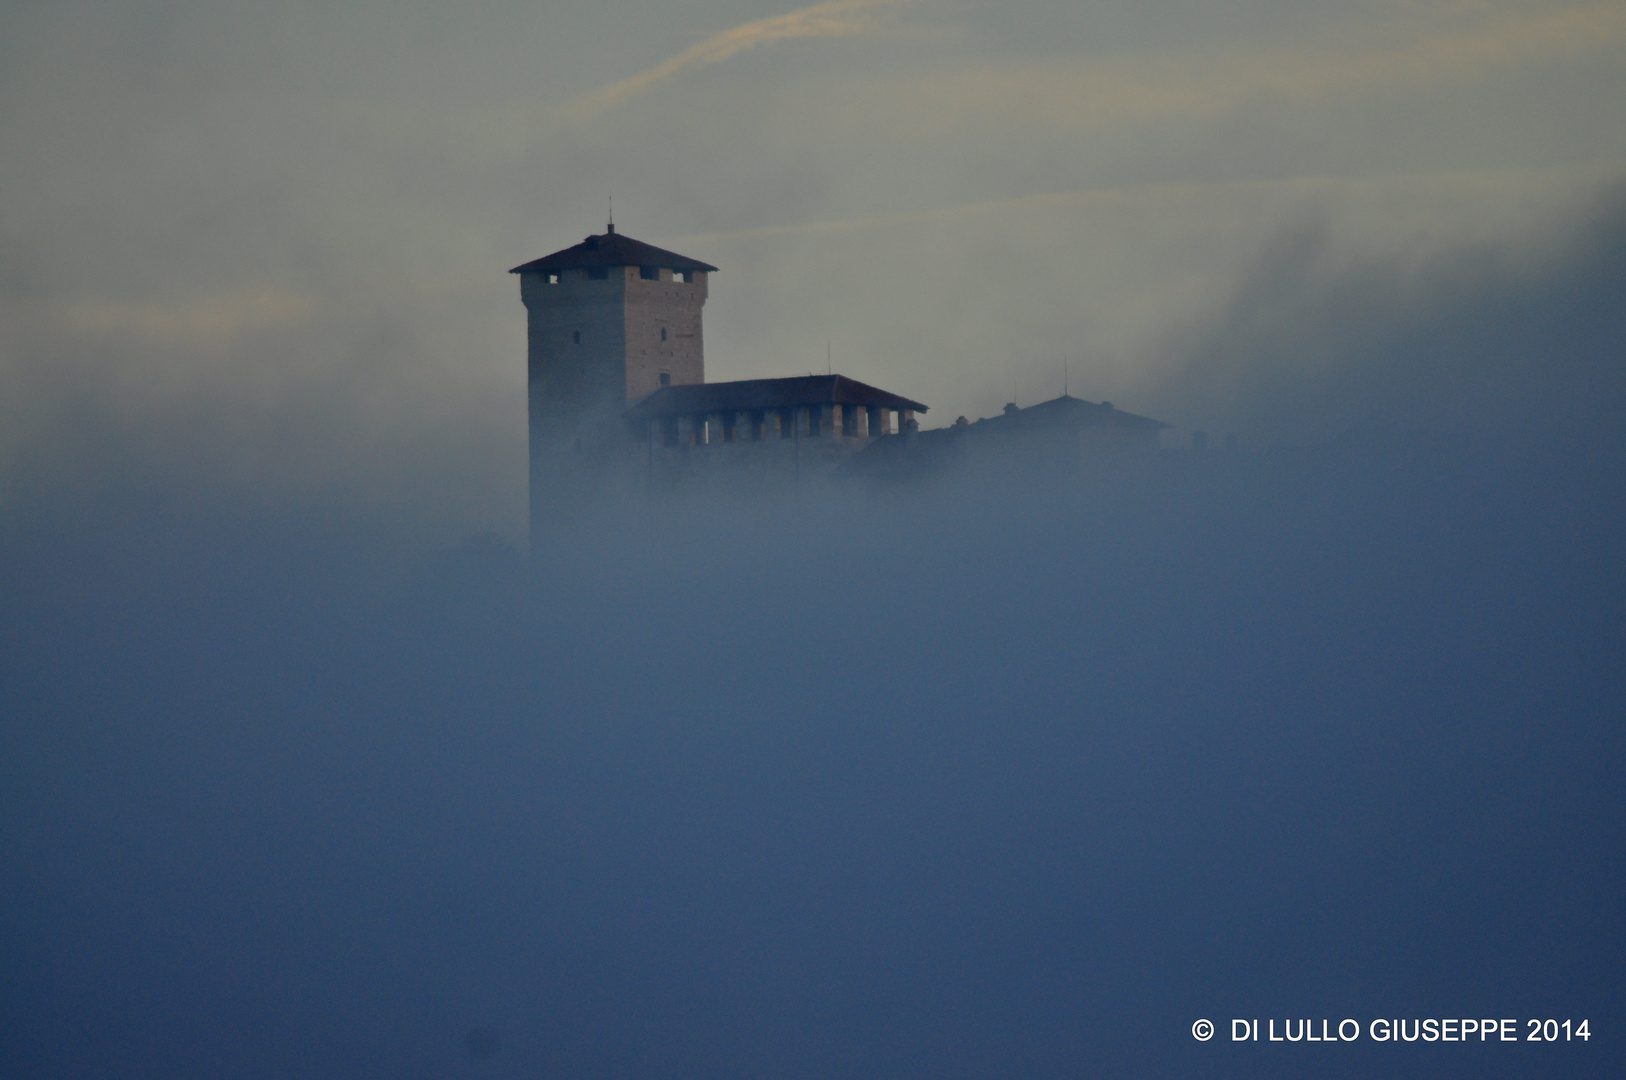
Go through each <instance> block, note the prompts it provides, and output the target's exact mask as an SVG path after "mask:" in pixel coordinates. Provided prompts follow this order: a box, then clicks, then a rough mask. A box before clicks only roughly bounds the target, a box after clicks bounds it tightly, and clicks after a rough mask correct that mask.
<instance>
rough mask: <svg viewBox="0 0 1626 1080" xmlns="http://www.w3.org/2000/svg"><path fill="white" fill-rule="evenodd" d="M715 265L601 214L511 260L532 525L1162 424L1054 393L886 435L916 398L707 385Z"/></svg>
mask: <svg viewBox="0 0 1626 1080" xmlns="http://www.w3.org/2000/svg"><path fill="white" fill-rule="evenodd" d="M716 272H717V268H716V267H715V266H712V265H711V264H709V263H705V262H701V261H700V260H698V259H691V258H689V257H688V256H686V255H679V254H677V253H676V252H672V251H666V250H663V249H661V248H658V247H654V246H653V245H650V244H645V243H643V242H641V241H638V240H634V239H632V238H631V237H629V236H626V235H623V234H621V233H618V232H616V231H615V225H614V224H610V225H609V226H607V227H606V230H605V231H604V232H603V233H602V234H598V235H594V236H589V237H587V238H586V239H585V240H583V241H582V242H581V243H579V244H576V245H575V246H574V247H569V248H565V249H564V250H562V251H556V252H554V253H553V254H551V255H547V256H544V257H542V258H540V259H535V260H533V261H531V262H528V263H525V264H523V265H521V266H516V267H514V269H513V270H511V271H510V273H513V274H517V275H519V280H520V298H521V299H522V300H523V301H524V303H525V308H526V313H527V323H526V327H527V329H526V337H527V356H526V370H527V386H528V397H529V425H530V503H531V531H532V533H533V535H534V534H535V533H536V532H537V530H538V529H539V528H542V527H544V526H545V525H546V524H547V522H549V521H550V520H553V519H554V518H556V517H568V516H569V515H570V514H572V513H574V512H576V511H578V510H580V509H581V508H583V507H586V506H590V505H591V504H592V503H593V502H594V501H595V500H597V499H599V498H602V497H603V496H605V495H606V494H614V493H617V492H628V491H631V490H633V489H634V488H637V487H671V486H680V485H683V484H705V483H714V484H722V485H728V486H740V485H746V486H751V485H759V486H779V485H783V484H785V483H786V482H795V481H797V480H799V479H801V478H802V477H803V476H829V475H832V474H834V473H835V472H837V470H842V469H852V467H853V466H857V468H856V469H853V471H855V472H859V473H864V472H868V473H870V474H873V475H886V476H895V475H898V474H900V473H907V472H909V471H911V470H918V469H919V468H920V466H921V463H922V461H923V460H925V459H928V458H929V459H931V460H934V461H935V460H937V459H939V458H945V456H946V457H948V458H952V456H953V455H954V454H955V453H960V454H962V455H963V452H964V450H965V447H966V445H968V444H969V443H977V444H978V445H981V443H983V442H987V443H988V444H989V445H990V446H993V445H995V444H997V445H998V446H1000V447H1003V448H1005V449H1006V450H1009V449H1010V448H1012V447H1023V448H1027V449H1029V450H1031V448H1033V447H1035V446H1041V445H1043V446H1049V445H1051V444H1052V443H1055V442H1056V437H1057V436H1058V435H1059V437H1060V440H1061V445H1062V446H1063V447H1065V448H1066V449H1067V452H1069V453H1075V454H1076V453H1077V452H1078V450H1079V446H1080V445H1085V446H1086V447H1089V446H1094V447H1096V448H1100V447H1105V446H1110V447H1119V448H1129V447H1134V448H1145V447H1155V446H1156V438H1157V431H1158V429H1160V428H1162V427H1164V426H1166V425H1163V424H1161V423H1160V422H1158V421H1156V420H1150V419H1147V418H1146V417H1138V416H1134V415H1133V414H1130V413H1123V412H1118V411H1117V410H1114V409H1113V408H1112V406H1111V405H1109V404H1104V403H1103V404H1101V405H1095V404H1092V403H1089V402H1084V401H1080V400H1079V399H1077V398H1072V397H1068V396H1065V395H1064V396H1063V397H1061V398H1057V399H1054V400H1053V401H1050V402H1046V403H1044V404H1043V405H1038V406H1033V407H1032V408H1030V409H1017V408H1016V406H1015V405H1009V406H1007V407H1006V415H1005V416H1002V417H994V418H992V419H990V420H983V421H978V422H977V423H976V424H968V423H966V421H965V418H964V417H961V418H960V420H959V422H958V423H957V424H956V425H955V426H954V427H952V428H946V429H941V430H940V431H939V432H929V433H926V435H927V436H930V437H929V438H921V439H913V438H905V439H888V438H887V436H899V435H902V436H911V435H914V434H915V432H916V431H917V420H916V417H917V414H920V413H924V412H925V411H926V406H925V405H923V404H921V403H920V402H918V401H913V400H911V399H909V398H906V397H903V396H901V395H898V394H894V393H891V392H889V391H886V390H882V389H879V388H877V387H874V386H870V385H868V384H866V383H862V382H859V381H858V380H856V379H851V378H848V377H846V376H843V375H836V374H829V375H807V376H797V377H792V378H780V379H746V380H741V381H737V382H725V383H708V382H706V368H705V349H704V336H703V333H702V329H701V309H702V308H703V307H704V306H705V303H706V296H707V291H708V283H709V280H710V277H709V276H710V275H711V274H714V273H716ZM945 433H946V434H945ZM984 436H989V438H986V439H985V438H984ZM1081 437H1082V439H1083V442H1082V444H1081V443H1080V438H1081ZM905 443H907V444H909V445H908V446H907V447H905V446H904V445H903V444H905ZM861 457H862V458H864V459H865V460H863V461H862V462H860V461H859V460H858V459H859V458H861Z"/></svg>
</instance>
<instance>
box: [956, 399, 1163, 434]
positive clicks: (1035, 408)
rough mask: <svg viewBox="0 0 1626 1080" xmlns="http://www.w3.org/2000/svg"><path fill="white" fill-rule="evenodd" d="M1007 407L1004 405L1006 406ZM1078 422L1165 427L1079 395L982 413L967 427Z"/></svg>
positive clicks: (1089, 424)
mask: <svg viewBox="0 0 1626 1080" xmlns="http://www.w3.org/2000/svg"><path fill="white" fill-rule="evenodd" d="M1009 407H1010V406H1006V408H1009ZM1080 422H1081V423H1082V424H1083V425H1084V426H1087V427H1119V428H1141V429H1143V430H1144V429H1148V428H1150V429H1153V430H1158V429H1162V428H1166V427H1169V426H1170V425H1168V424H1165V423H1164V422H1163V421H1161V420H1153V419H1152V418H1151V417H1149V416H1140V415H1138V414H1136V413H1132V412H1124V411H1123V410H1122V409H1119V408H1117V407H1115V406H1114V405H1113V404H1112V402H1110V401H1103V402H1101V403H1100V404H1096V403H1095V402H1093V401H1085V400H1084V399H1083V398H1076V397H1073V396H1072V395H1071V394H1063V395H1061V396H1060V397H1054V398H1051V399H1050V400H1049V401H1041V402H1039V403H1038V404H1037V405H1029V406H1028V407H1027V408H1025V409H1017V410H1016V411H1015V412H1009V413H1002V414H1000V415H997V416H986V417H983V418H982V419H981V420H975V421H973V422H972V423H971V424H969V425H967V426H968V427H972V428H977V427H983V428H993V429H999V428H1033V427H1049V426H1062V425H1067V424H1069V423H1080Z"/></svg>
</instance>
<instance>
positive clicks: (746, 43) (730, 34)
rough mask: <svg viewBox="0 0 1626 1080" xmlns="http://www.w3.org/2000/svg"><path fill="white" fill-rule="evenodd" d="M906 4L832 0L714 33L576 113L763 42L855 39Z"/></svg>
mask: <svg viewBox="0 0 1626 1080" xmlns="http://www.w3.org/2000/svg"><path fill="white" fill-rule="evenodd" d="M902 2H905V0H831V2H830V3H824V4H814V5H813V6H812V7H805V8H800V9H798V10H796V11H791V12H786V13H785V14H784V15H775V16H773V17H771V18H767V19H756V20H754V21H752V22H748V23H743V24H741V25H740V26H736V27H734V28H733V29H732V30H724V31H723V32H722V33H720V34H713V35H712V36H711V37H709V38H707V39H706V40H704V41H702V42H700V43H699V44H697V45H694V46H692V47H690V48H688V49H685V50H684V51H683V52H681V53H679V54H678V55H676V56H674V57H672V58H671V59H669V60H665V61H663V62H661V63H659V64H656V65H655V66H654V67H652V68H649V69H648V70H645V71H641V72H639V73H638V74H636V75H634V76H632V77H631V78H628V79H623V80H621V81H620V82H617V83H612V84H611V85H609V86H606V87H604V88H602V89H600V90H597V91H595V92H594V93H592V94H589V95H588V96H587V97H585V98H581V99H579V100H578V101H577V102H576V103H575V104H574V105H573V106H572V107H571V110H570V111H571V112H572V113H573V114H574V115H575V116H576V117H578V118H581V119H586V118H588V117H591V116H596V115H598V114H599V113H602V112H604V111H606V110H608V109H612V108H614V107H615V106H617V105H619V104H621V103H622V102H624V101H626V100H628V99H629V98H633V97H636V96H637V95H639V94H641V93H643V92H644V91H645V90H648V89H649V88H650V87H652V86H654V85H655V84H657V83H661V82H665V81H666V80H667V79H670V78H672V77H674V76H676V75H679V74H681V73H683V72H685V71H691V70H693V69H695V68H702V67H710V66H711V65H713V64H720V63H722V62H723V61H724V60H727V59H728V58H730V57H732V56H736V55H738V54H740V53H742V52H744V51H745V50H747V49H752V48H755V47H756V46H758V45H768V44H771V43H772V42H775V41H788V40H791V39H794V38H835V37H854V36H856V35H858V34H861V33H863V32H864V31H866V30H867V29H869V28H870V27H871V26H872V25H873V24H874V21H873V18H872V16H871V15H870V10H871V9H873V8H878V7H884V6H889V5H894V4H898V3H902Z"/></svg>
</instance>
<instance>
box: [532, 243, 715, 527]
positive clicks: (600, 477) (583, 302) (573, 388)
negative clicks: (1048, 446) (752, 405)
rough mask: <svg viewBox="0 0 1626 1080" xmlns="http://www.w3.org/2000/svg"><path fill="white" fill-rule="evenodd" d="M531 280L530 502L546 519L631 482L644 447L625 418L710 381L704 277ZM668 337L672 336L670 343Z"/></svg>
mask: <svg viewBox="0 0 1626 1080" xmlns="http://www.w3.org/2000/svg"><path fill="white" fill-rule="evenodd" d="M603 273H604V276H603V277H601V278H595V277H594V276H593V275H592V274H591V273H590V272H589V271H587V270H582V269H576V270H566V271H564V272H563V273H560V274H556V275H549V274H542V273H534V272H532V273H523V274H521V275H520V298H521V299H522V300H523V301H524V303H525V309H526V338H527V352H526V375H527V392H528V413H529V421H530V424H529V426H530V476H531V482H530V500H531V518H532V526H533V529H534V528H535V526H536V525H537V524H538V521H539V517H540V516H543V515H545V514H548V513H553V512H558V511H563V510H567V509H568V508H570V507H575V506H582V505H586V504H588V503H590V502H593V501H595V500H596V499H598V498H599V497H601V496H603V495H606V494H609V493H612V492H614V491H615V490H616V489H617V487H618V485H620V484H621V482H622V481H623V480H624V479H625V477H626V475H627V473H628V469H627V462H626V460H625V459H626V458H627V456H628V451H629V447H631V448H636V447H637V443H636V442H635V441H634V440H633V438H632V436H631V435H630V434H629V432H628V431H627V427H626V424H625V421H624V420H623V419H622V416H621V414H622V412H623V411H624V410H625V409H626V408H627V406H628V405H629V404H631V403H632V402H634V401H636V400H638V399H639V398H642V397H644V396H646V395H647V394H650V393H653V392H654V391H655V390H657V389H659V388H660V386H661V376H662V374H666V375H667V376H668V377H669V380H670V382H671V383H672V384H674V385H681V384H685V383H701V382H704V381H705V358H704V347H703V346H704V343H703V338H702V336H701V308H702V307H703V306H704V304H705V302H706V295H707V289H708V285H707V280H706V274H705V273H704V272H695V273H694V274H692V275H691V276H692V278H693V280H691V281H684V280H682V278H681V277H678V278H676V279H674V276H673V274H672V271H671V269H670V268H662V269H661V270H660V272H659V279H658V280H647V279H645V278H643V277H642V276H641V273H640V268H639V267H636V266H625V267H612V268H610V269H609V270H607V271H604V272H603ZM663 331H664V333H663Z"/></svg>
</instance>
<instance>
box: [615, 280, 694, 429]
mask: <svg viewBox="0 0 1626 1080" xmlns="http://www.w3.org/2000/svg"><path fill="white" fill-rule="evenodd" d="M623 269H624V271H625V272H626V290H627V291H626V372H627V375H626V388H625V389H626V401H627V404H629V405H630V404H632V403H633V402H635V401H637V400H639V399H640V398H643V397H646V396H648V395H649V394H652V393H654V392H655V391H656V390H659V389H660V388H661V379H660V377H661V374H662V373H663V372H664V373H666V374H667V375H669V376H670V381H671V385H673V386H684V385H688V384H693V383H703V382H705V381H706V365H705V348H704V342H703V340H702V337H701V329H700V309H701V307H702V306H703V305H704V304H705V302H706V294H707V282H706V274H705V271H696V272H695V273H694V274H693V275H692V276H693V277H694V279H695V280H693V281H684V280H682V279H681V278H678V279H675V280H674V278H673V276H672V271H671V270H669V269H662V270H661V271H660V275H661V278H660V280H659V281H646V280H644V279H643V278H641V277H639V273H638V267H636V266H628V267H624V268H623ZM612 273H613V271H612ZM662 330H664V331H666V334H665V336H664V337H663V336H662V334H661V331H662Z"/></svg>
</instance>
